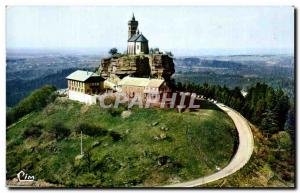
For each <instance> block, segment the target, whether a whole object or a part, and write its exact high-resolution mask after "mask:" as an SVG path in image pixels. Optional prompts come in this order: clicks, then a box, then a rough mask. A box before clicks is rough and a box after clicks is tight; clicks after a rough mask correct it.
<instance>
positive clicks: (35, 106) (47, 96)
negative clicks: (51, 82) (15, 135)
mask: <svg viewBox="0 0 300 193" xmlns="http://www.w3.org/2000/svg"><path fill="white" fill-rule="evenodd" d="M55 90H56V88H55V87H54V86H44V87H42V88H40V89H37V90H35V91H33V92H32V93H31V95H29V96H28V97H26V98H24V99H23V100H21V101H20V102H19V103H18V104H17V105H16V106H15V107H13V108H12V109H10V110H9V111H8V112H7V113H6V124H7V125H11V124H12V123H14V122H16V121H18V120H19V119H20V118H21V117H23V116H24V115H26V114H29V113H31V112H33V111H38V110H41V109H42V108H44V107H45V106H46V105H47V104H49V103H50V102H52V101H54V100H55V98H56V96H57V95H56V93H55V92H54V91H55Z"/></svg>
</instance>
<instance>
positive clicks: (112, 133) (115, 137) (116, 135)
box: [109, 131, 122, 142]
mask: <svg viewBox="0 0 300 193" xmlns="http://www.w3.org/2000/svg"><path fill="white" fill-rule="evenodd" d="M109 135H110V136H111V137H112V140H113V141H115V142H116V141H119V140H121V139H122V135H121V134H119V133H117V132H115V131H110V132H109Z"/></svg>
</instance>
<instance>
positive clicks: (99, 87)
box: [66, 70, 104, 95]
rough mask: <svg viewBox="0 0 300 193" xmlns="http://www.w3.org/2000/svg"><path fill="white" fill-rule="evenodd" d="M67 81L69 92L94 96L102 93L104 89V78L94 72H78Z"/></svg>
mask: <svg viewBox="0 0 300 193" xmlns="http://www.w3.org/2000/svg"><path fill="white" fill-rule="evenodd" d="M66 79H67V80H68V90H69V91H74V92H78V93H84V94H89V95H93V94H99V93H101V92H102V91H103V88H104V87H103V83H104V78H102V77H101V76H100V75H98V74H96V73H94V72H88V71H82V70H77V71H75V72H73V73H72V74H70V75H69V76H67V77H66Z"/></svg>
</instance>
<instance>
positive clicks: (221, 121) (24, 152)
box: [7, 98, 236, 187]
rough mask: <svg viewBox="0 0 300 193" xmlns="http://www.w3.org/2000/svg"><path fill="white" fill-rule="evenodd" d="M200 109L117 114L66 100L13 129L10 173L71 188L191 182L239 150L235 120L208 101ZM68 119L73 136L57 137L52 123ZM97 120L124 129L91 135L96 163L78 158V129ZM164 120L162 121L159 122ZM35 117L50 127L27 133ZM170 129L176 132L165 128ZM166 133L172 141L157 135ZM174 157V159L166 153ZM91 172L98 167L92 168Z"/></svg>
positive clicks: (9, 146) (104, 125) (9, 148)
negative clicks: (22, 172)
mask: <svg viewBox="0 0 300 193" xmlns="http://www.w3.org/2000/svg"><path fill="white" fill-rule="evenodd" d="M201 105H202V109H201V110H200V111H197V112H185V113H181V114H179V113H176V112H175V111H173V110H160V109H135V110H133V113H132V115H131V116H130V117H128V118H126V119H124V118H122V117H121V116H120V115H118V114H117V115H112V114H111V113H109V112H108V111H106V110H101V109H99V107H98V106H85V105H82V104H80V103H76V102H71V101H68V100H65V99H63V98H58V99H57V100H56V101H55V102H54V103H52V104H50V105H48V106H47V107H46V108H45V109H44V110H43V111H42V112H36V113H32V114H31V115H30V116H27V117H26V119H24V120H23V121H20V122H19V123H18V124H16V125H13V126H12V127H10V128H8V129H7V178H8V179H11V178H13V177H15V175H16V173H17V172H18V171H19V170H20V169H25V170H26V171H27V172H28V173H30V174H32V175H35V176H36V178H38V179H43V180H45V181H47V182H50V183H54V184H62V185H65V186H72V187H73V186H76V187H77V186H105V187H111V186H114V187H126V186H140V185H142V186H154V185H158V184H166V183H174V182H180V181H185V180H191V179H194V178H197V177H200V176H204V175H207V174H211V173H214V172H215V168H216V166H220V167H224V166H226V165H227V164H228V162H229V161H230V159H231V157H232V155H233V153H234V151H235V143H236V142H235V137H233V136H236V131H235V129H234V124H233V122H232V121H231V119H230V118H229V117H228V116H227V115H226V114H225V113H223V112H222V111H219V110H218V109H217V108H216V107H215V106H213V105H209V104H207V103H205V104H204V103H202V104H201ZM55 121H63V122H64V124H65V126H66V127H68V128H70V129H71V131H72V132H71V134H70V136H69V137H67V138H65V139H63V140H57V139H55V138H53V136H51V134H50V133H49V132H48V131H49V127H50V125H51V123H52V122H55ZM81 122H88V123H93V124H95V125H98V126H101V127H102V128H105V129H106V130H109V131H115V132H117V133H120V134H121V135H122V139H121V140H120V141H113V139H112V137H111V136H109V135H103V136H98V137H94V136H93V137H91V136H87V135H84V137H83V144H84V145H83V146H84V152H86V151H87V149H88V148H90V147H92V146H93V144H94V143H95V142H99V144H100V145H94V147H93V148H92V149H91V154H90V155H91V157H90V158H91V162H90V163H91V164H90V166H89V165H88V162H87V159H85V158H82V159H80V160H76V159H75V157H76V156H77V155H79V154H80V135H79V134H78V133H76V132H75V129H74V127H75V126H76V125H77V124H78V123H81ZM154 122H158V124H157V125H155V126H154V125H153V123H154ZM32 123H38V124H40V125H42V126H43V128H42V135H41V136H40V137H29V138H24V137H23V135H22V134H23V132H24V130H25V129H27V128H28V127H30V125H31V124H32ZM161 127H166V128H168V129H169V130H167V131H164V130H161ZM163 135H165V139H160V140H155V139H154V138H155V137H159V136H163ZM164 156H165V157H166V156H167V158H168V159H167V160H168V161H167V162H166V163H165V164H160V163H159V162H158V160H159V159H161V158H163V157H164ZM89 170H90V172H89Z"/></svg>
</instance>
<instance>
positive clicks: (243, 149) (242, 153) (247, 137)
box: [163, 103, 254, 188]
mask: <svg viewBox="0 0 300 193" xmlns="http://www.w3.org/2000/svg"><path fill="white" fill-rule="evenodd" d="M216 105H217V106H218V107H219V108H220V109H222V110H223V111H224V112H226V113H227V114H228V115H229V116H230V117H231V119H232V120H233V122H234V124H235V127H236V129H237V131H238V134H239V146H238V149H237V151H236V154H235V155H234V157H233V158H232V160H231V161H230V163H229V164H228V165H227V166H226V167H225V168H223V169H221V170H220V171H218V172H217V173H214V174H211V175H209V176H204V177H201V178H198V179H195V180H191V181H188V182H183V183H177V184H171V185H166V186H163V187H170V188H171V187H174V188H175V187H195V186H200V185H203V184H206V183H209V182H213V181H216V180H219V179H221V178H224V177H226V176H229V175H231V174H233V173H235V172H236V171H238V170H239V169H241V168H242V167H244V166H245V165H246V163H247V162H248V161H249V159H250V158H251V155H252V152H253V148H254V140H253V135H252V132H251V128H250V126H249V124H248V121H247V120H246V119H245V118H244V117H243V116H242V115H241V114H240V113H238V112H237V111H235V110H233V109H231V108H229V107H227V106H225V105H223V104H219V103H217V104H216Z"/></svg>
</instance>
